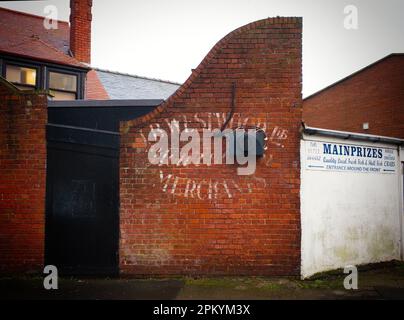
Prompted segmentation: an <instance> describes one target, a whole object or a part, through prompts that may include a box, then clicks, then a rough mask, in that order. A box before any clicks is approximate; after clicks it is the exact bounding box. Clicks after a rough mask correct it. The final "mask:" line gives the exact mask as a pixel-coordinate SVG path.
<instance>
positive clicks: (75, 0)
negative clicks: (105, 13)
mask: <svg viewBox="0 0 404 320" xmlns="http://www.w3.org/2000/svg"><path fill="white" fill-rule="evenodd" d="M92 6H93V1H92V0H70V50H71V51H72V53H73V56H74V57H75V58H76V59H77V60H79V61H80V62H84V63H87V64H90V63H91V20H92V15H91V7H92Z"/></svg>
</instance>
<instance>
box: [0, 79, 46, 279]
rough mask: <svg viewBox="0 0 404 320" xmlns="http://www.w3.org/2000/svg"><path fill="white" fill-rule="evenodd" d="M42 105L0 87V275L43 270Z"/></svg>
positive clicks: (33, 96) (41, 101) (32, 97)
mask: <svg viewBox="0 0 404 320" xmlns="http://www.w3.org/2000/svg"><path fill="white" fill-rule="evenodd" d="M0 80H1V79H0ZM46 103H47V97H46V96H45V95H37V94H21V93H18V92H17V91H16V90H15V89H14V90H12V89H11V88H10V87H9V85H6V84H4V83H3V82H2V81H0V272H1V273H9V272H13V273H15V272H28V271H39V270H40V268H42V266H43V257H44V234H45V224H44V222H45V174H46V171H45V170H46V136H45V125H46V122H47V110H46Z"/></svg>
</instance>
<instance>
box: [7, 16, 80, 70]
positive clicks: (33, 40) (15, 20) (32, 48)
mask: <svg viewBox="0 0 404 320" xmlns="http://www.w3.org/2000/svg"><path fill="white" fill-rule="evenodd" d="M43 21H44V17H40V16H36V15H32V14H28V13H24V12H19V11H14V10H9V9H5V8H0V39H1V41H0V52H2V53H6V54H12V55H17V56H22V57H25V58H32V59H35V60H41V61H47V62H52V63H57V64H62V65H68V66H73V67H81V68H87V67H86V66H85V65H84V64H82V63H80V62H79V61H77V60H76V59H75V58H74V57H72V56H71V55H70V54H69V23H68V22H66V21H59V20H58V28H57V29H46V28H45V27H44V25H43Z"/></svg>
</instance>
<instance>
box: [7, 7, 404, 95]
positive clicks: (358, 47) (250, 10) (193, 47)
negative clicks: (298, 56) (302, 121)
mask: <svg viewBox="0 0 404 320" xmlns="http://www.w3.org/2000/svg"><path fill="white" fill-rule="evenodd" d="M47 5H55V6H56V7H57V9H58V18H59V19H60V20H66V21H68V20H69V14H70V9H69V0H50V1H1V2H0V7H7V8H11V9H15V10H19V11H25V12H29V13H33V14H38V15H45V14H44V8H45V7H46V6H47ZM348 5H353V6H355V7H356V8H357V13H358V14H357V17H358V20H357V21H358V24H357V28H356V29H347V28H345V25H344V21H345V20H346V19H347V15H349V13H344V8H345V7H346V6H348ZM276 16H298V17H303V96H304V97H305V96H308V95H310V94H312V93H314V92H316V91H318V90H320V89H322V88H324V87H326V86H328V85H330V84H332V83H334V82H336V81H338V80H340V79H342V78H344V77H346V76H348V75H350V74H351V73H353V72H355V71H357V70H359V69H361V68H363V67H365V66H367V65H369V64H371V63H373V62H375V61H377V60H378V59H381V58H383V57H384V56H386V55H388V54H390V53H396V52H404V36H403V34H404V0H282V1H281V0H199V1H197V0H169V1H168V0H114V1H107V0H93V26H92V65H93V66H94V67H99V68H102V69H108V70H113V71H119V72H123V73H130V74H135V75H140V76H147V77H153V78H159V79H165V80H171V81H176V82H179V83H182V82H184V81H185V80H186V79H187V78H188V76H189V75H190V73H191V69H193V68H196V67H197V66H198V64H199V63H200V61H201V60H202V59H203V58H204V57H205V55H206V54H207V53H208V52H209V50H210V49H211V48H212V47H213V46H214V45H215V44H216V42H218V41H219V40H220V39H221V38H223V37H224V36H225V35H226V34H227V33H229V32H231V31H232V30H234V29H236V28H238V27H240V26H243V25H245V24H247V23H249V22H252V21H255V20H260V19H263V18H267V17H276Z"/></svg>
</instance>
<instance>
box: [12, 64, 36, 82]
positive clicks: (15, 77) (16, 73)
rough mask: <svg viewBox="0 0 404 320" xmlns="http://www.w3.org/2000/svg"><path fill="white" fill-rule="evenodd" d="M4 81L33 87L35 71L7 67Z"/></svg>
mask: <svg viewBox="0 0 404 320" xmlns="http://www.w3.org/2000/svg"><path fill="white" fill-rule="evenodd" d="M6 79H7V80H8V81H10V82H13V83H19V84H26V85H31V86H35V84H36V69H32V68H25V67H19V66H12V65H7V66H6Z"/></svg>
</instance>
